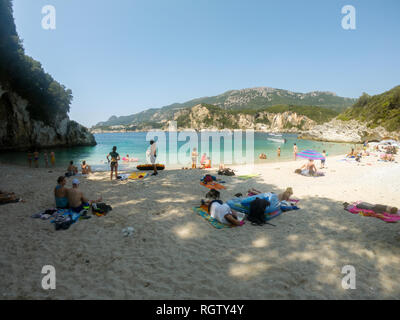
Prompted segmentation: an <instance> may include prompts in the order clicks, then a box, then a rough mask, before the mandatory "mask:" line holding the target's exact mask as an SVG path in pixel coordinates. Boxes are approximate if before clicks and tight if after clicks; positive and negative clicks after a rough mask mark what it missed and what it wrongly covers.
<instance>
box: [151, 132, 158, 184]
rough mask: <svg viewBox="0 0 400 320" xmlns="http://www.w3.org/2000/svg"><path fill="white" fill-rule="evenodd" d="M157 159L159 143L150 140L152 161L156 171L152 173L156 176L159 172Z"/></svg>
mask: <svg viewBox="0 0 400 320" xmlns="http://www.w3.org/2000/svg"><path fill="white" fill-rule="evenodd" d="M156 159H157V144H156V143H155V141H154V140H150V162H151V164H152V165H153V168H154V172H153V173H152V174H151V175H152V176H156V175H157V174H158V172H157V165H156Z"/></svg>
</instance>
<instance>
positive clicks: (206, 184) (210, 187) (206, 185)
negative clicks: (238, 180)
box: [200, 182, 226, 190]
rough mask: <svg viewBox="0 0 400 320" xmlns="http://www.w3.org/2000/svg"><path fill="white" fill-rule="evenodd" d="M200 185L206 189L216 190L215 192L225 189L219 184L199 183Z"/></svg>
mask: <svg viewBox="0 0 400 320" xmlns="http://www.w3.org/2000/svg"><path fill="white" fill-rule="evenodd" d="M200 184H201V185H202V186H203V187H206V188H208V189H216V190H222V189H226V187H224V186H223V185H222V184H219V183H217V182H210V183H204V182H200Z"/></svg>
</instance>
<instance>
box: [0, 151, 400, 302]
mask: <svg viewBox="0 0 400 320" xmlns="http://www.w3.org/2000/svg"><path fill="white" fill-rule="evenodd" d="M341 158H343V157H328V160H327V168H326V169H324V170H323V172H324V173H325V176H324V177H319V178H308V177H303V176H299V175H296V174H294V173H293V172H294V170H295V169H296V168H298V167H299V166H300V165H301V164H302V163H304V162H305V160H301V161H300V160H299V161H296V162H294V161H290V162H282V163H268V164H260V165H256V166H254V168H253V167H250V166H242V167H232V168H234V169H235V170H236V174H237V175H240V174H248V173H258V174H259V176H258V177H255V178H253V179H249V180H246V181H242V180H240V179H238V178H237V177H225V176H223V177H222V178H223V180H225V181H226V183H225V185H226V187H227V189H226V190H224V191H222V199H223V200H224V201H226V200H228V199H231V198H233V196H234V194H236V193H238V192H241V193H243V194H245V193H246V191H247V190H248V189H249V188H251V187H253V188H256V189H259V190H262V191H264V192H269V191H271V192H276V193H279V192H282V191H283V190H284V189H285V188H286V187H288V186H290V187H292V188H293V190H294V196H295V197H296V198H298V199H300V200H301V201H300V202H299V206H300V208H301V210H298V211H290V212H287V213H283V214H282V215H280V216H279V217H277V218H275V219H274V220H272V221H271V223H273V224H274V225H275V226H270V225H265V226H253V225H251V224H249V223H246V224H245V225H244V226H243V227H236V228H230V229H221V230H219V229H216V228H214V227H212V226H211V225H210V224H209V223H208V222H207V221H205V220H204V219H202V218H201V217H200V216H198V215H197V214H195V213H194V212H193V210H192V207H194V206H197V205H199V201H200V199H202V198H204V195H205V193H206V192H207V191H208V190H207V189H206V188H204V187H202V186H200V184H199V180H200V178H201V177H202V176H203V175H204V174H205V173H206V172H205V171H203V170H165V171H162V172H160V174H159V175H158V176H157V177H147V178H146V179H144V180H142V181H122V182H118V181H112V182H110V179H109V173H106V172H103V173H94V174H92V175H90V176H88V177H79V179H80V180H81V186H80V188H81V189H82V190H83V191H84V194H85V195H86V196H87V197H88V198H93V199H94V198H97V197H98V196H100V195H101V196H102V197H103V200H104V202H106V203H107V204H110V205H111V206H112V207H113V210H112V211H111V212H110V214H108V215H107V216H105V217H97V216H92V218H91V219H89V220H82V221H78V222H77V223H76V224H74V225H72V226H71V227H70V228H69V229H68V230H66V231H55V229H54V226H53V224H51V223H50V222H49V221H43V220H40V219H33V218H31V215H32V214H34V213H36V212H39V211H42V210H44V209H48V208H52V207H53V206H54V197H53V189H54V187H55V185H56V180H57V177H58V176H60V175H62V174H63V173H64V170H62V169H61V170H60V169H44V168H39V169H29V168H25V167H21V166H13V165H4V164H3V165H1V173H0V176H1V179H0V189H1V190H6V191H10V192H11V191H12V192H15V193H16V194H17V195H19V196H21V197H22V198H23V199H24V200H26V202H24V203H15V204H8V205H2V206H0V218H1V219H0V238H1V246H0V270H1V276H0V288H1V289H0V295H1V299H399V298H400V281H399V274H398V272H399V270H400V223H393V224H391V223H385V222H383V221H381V220H379V219H375V218H371V217H362V216H359V215H354V214H351V213H349V212H347V211H344V210H343V205H342V203H343V202H353V201H357V200H364V201H368V202H371V203H382V204H388V205H392V206H397V207H400V197H399V194H400V164H399V163H386V162H378V161H377V158H374V157H369V158H366V159H363V162H362V163H361V164H358V163H356V162H343V161H339V160H340V159H341ZM397 160H399V156H397ZM318 164H319V163H318ZM49 171H51V172H49ZM209 172H211V173H213V174H215V173H216V170H210V171H209ZM71 180H72V179H69V181H68V184H67V186H68V187H70V186H71ZM129 226H131V227H133V228H134V230H135V231H134V233H133V235H132V236H130V237H124V236H123V234H122V232H121V231H122V229H123V228H126V227H129ZM44 265H53V266H54V267H55V268H56V277H57V287H56V290H48V291H46V290H43V289H42V287H41V281H42V277H43V275H42V274H41V270H42V267H43V266H44ZM345 265H352V266H354V267H355V269H356V286H357V287H356V289H354V290H345V289H343V288H342V278H343V276H344V275H343V274H342V273H341V270H342V267H343V266H345Z"/></svg>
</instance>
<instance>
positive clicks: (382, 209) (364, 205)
mask: <svg viewBox="0 0 400 320" xmlns="http://www.w3.org/2000/svg"><path fill="white" fill-rule="evenodd" d="M356 207H357V208H359V209H364V210H372V211H374V212H376V213H390V214H399V209H397V208H396V207H391V206H387V205H383V204H370V203H368V202H361V203H359V204H357V205H356Z"/></svg>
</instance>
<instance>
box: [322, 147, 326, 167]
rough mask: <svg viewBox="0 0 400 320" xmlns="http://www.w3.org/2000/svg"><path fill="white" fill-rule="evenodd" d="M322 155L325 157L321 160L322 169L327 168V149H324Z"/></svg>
mask: <svg viewBox="0 0 400 320" xmlns="http://www.w3.org/2000/svg"><path fill="white" fill-rule="evenodd" d="M322 155H323V157H324V159H322V160H321V169H323V168H325V161H326V151H325V150H324V151H322Z"/></svg>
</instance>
